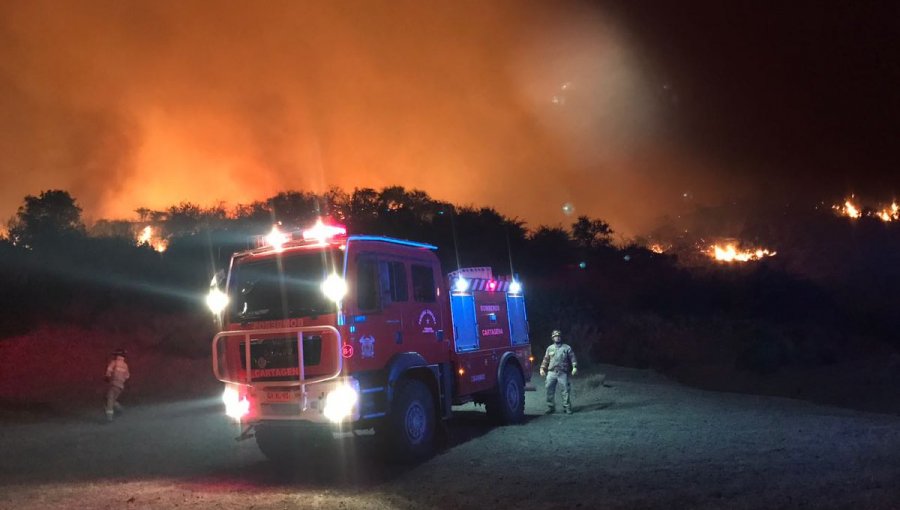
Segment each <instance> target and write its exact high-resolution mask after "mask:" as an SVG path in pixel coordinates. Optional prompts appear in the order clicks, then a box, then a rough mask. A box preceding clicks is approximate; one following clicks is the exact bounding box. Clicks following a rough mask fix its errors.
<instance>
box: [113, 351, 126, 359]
mask: <svg viewBox="0 0 900 510" xmlns="http://www.w3.org/2000/svg"><path fill="white" fill-rule="evenodd" d="M126 354H128V351H126V350H125V349H116V350H114V351H113V353H112V355H113V356H122V357H123V358H124V357H125V355H126Z"/></svg>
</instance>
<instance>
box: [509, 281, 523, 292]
mask: <svg viewBox="0 0 900 510" xmlns="http://www.w3.org/2000/svg"><path fill="white" fill-rule="evenodd" d="M521 292H522V284H521V283H519V282H517V281H516V280H513V281H512V282H510V284H509V293H510V294H520V293H521Z"/></svg>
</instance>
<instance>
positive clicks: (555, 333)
mask: <svg viewBox="0 0 900 510" xmlns="http://www.w3.org/2000/svg"><path fill="white" fill-rule="evenodd" d="M561 334H562V333H560V331H559V330H558V329H554V330H553V333H550V338H559V336H560V335H561Z"/></svg>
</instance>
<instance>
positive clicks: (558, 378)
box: [541, 329, 578, 414]
mask: <svg viewBox="0 0 900 510" xmlns="http://www.w3.org/2000/svg"><path fill="white" fill-rule="evenodd" d="M550 337H551V338H552V339H553V343H552V344H550V346H549V347H547V352H546V354H544V361H543V362H541V376H547V381H546V389H547V414H553V412H554V411H556V384H557V383H559V384H560V388H561V390H562V398H563V410H564V411H565V412H566V414H572V399H571V395H570V390H571V388H572V387H571V385H570V383H569V375H575V374H577V373H578V361H577V360H576V359H575V352H574V351H572V348H571V347H569V346H568V345H567V344H564V343H562V338H561V335H560V332H559V330H558V329H554V330H553V333H552V334H551V335H550Z"/></svg>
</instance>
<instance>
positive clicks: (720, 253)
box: [706, 243, 777, 262]
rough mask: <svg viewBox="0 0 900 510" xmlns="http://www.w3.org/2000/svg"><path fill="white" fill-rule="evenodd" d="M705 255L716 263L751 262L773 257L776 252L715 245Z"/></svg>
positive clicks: (724, 244)
mask: <svg viewBox="0 0 900 510" xmlns="http://www.w3.org/2000/svg"><path fill="white" fill-rule="evenodd" d="M706 254H707V255H709V256H710V257H711V258H712V259H714V260H715V261H716V262H751V261H757V260H762V259H764V258H766V257H774V256H775V255H776V254H777V252H774V251H770V250H768V249H765V248H755V249H751V250H745V249H742V248H740V246H739V245H738V244H737V243H721V244H720V243H716V244H713V245H712V246H710V247H709V249H708V250H707V251H706Z"/></svg>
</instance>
